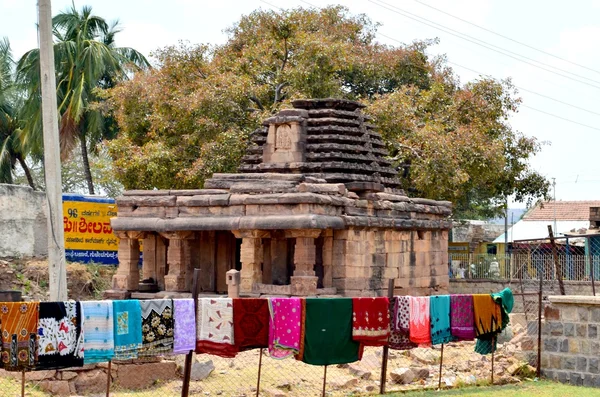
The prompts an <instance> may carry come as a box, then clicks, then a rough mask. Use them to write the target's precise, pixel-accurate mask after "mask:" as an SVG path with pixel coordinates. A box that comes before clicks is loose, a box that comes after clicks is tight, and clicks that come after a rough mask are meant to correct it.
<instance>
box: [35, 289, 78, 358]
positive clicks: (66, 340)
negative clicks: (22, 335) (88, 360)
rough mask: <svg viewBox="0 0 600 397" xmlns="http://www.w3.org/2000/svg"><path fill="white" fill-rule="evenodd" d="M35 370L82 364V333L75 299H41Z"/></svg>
mask: <svg viewBox="0 0 600 397" xmlns="http://www.w3.org/2000/svg"><path fill="white" fill-rule="evenodd" d="M39 317H40V319H39V323H38V332H37V333H38V362H37V364H36V369H58V368H67V367H80V366H82V365H83V334H82V332H81V305H80V304H79V302H73V301H71V302H41V303H40V314H39Z"/></svg>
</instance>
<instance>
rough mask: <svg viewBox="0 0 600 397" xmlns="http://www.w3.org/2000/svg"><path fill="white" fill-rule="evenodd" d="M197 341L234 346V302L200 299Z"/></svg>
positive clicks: (219, 299) (223, 299)
mask: <svg viewBox="0 0 600 397" xmlns="http://www.w3.org/2000/svg"><path fill="white" fill-rule="evenodd" d="M196 323H197V327H196V339H197V340H198V341H208V342H213V343H226V344H230V345H233V344H234V340H233V300H232V299H231V298H200V299H198V312H197V314H196Z"/></svg>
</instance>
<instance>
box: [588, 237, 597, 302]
mask: <svg viewBox="0 0 600 397" xmlns="http://www.w3.org/2000/svg"><path fill="white" fill-rule="evenodd" d="M586 242H587V245H588V251H589V253H590V254H589V256H590V259H589V261H590V279H591V280H592V295H593V296H596V282H595V278H596V275H595V274H594V273H595V272H594V256H593V255H592V253H593V252H594V251H593V250H592V239H591V237H587V238H586Z"/></svg>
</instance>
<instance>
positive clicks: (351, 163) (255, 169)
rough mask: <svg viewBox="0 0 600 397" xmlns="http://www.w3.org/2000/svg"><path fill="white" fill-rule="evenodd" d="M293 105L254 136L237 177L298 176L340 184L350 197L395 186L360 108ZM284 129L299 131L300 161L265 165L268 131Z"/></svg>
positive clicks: (340, 103)
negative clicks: (293, 127) (289, 125)
mask: <svg viewBox="0 0 600 397" xmlns="http://www.w3.org/2000/svg"><path fill="white" fill-rule="evenodd" d="M292 105H293V107H294V109H288V110H282V111H280V112H279V113H278V114H277V115H275V116H273V117H271V118H269V119H267V120H265V121H264V123H263V126H262V128H259V129H258V130H256V131H255V133H254V134H253V136H252V145H251V146H250V147H249V148H248V151H247V155H246V156H245V157H244V158H243V161H242V165H241V167H240V169H239V170H240V172H243V173H261V172H278V173H302V174H304V175H306V176H308V177H315V178H320V179H324V180H325V181H327V182H328V183H344V184H346V187H347V188H348V189H349V190H353V191H361V190H369V191H383V190H384V188H385V187H388V188H394V189H395V188H397V187H398V186H399V185H400V183H399V180H398V178H397V177H396V175H397V171H396V170H394V168H393V167H392V166H391V162H390V160H388V159H387V158H386V156H388V152H387V149H386V148H385V145H384V143H383V141H382V139H381V136H380V135H379V133H378V132H377V131H376V130H375V126H374V125H373V124H371V123H370V120H371V118H370V117H369V116H367V115H365V114H363V113H362V111H361V109H362V108H364V107H365V106H364V105H363V104H361V103H359V102H355V101H349V100H343V99H329V98H328V99H308V100H296V101H293V102H292ZM287 123H298V124H300V125H302V127H303V130H304V133H305V136H304V137H302V138H303V140H304V142H303V143H304V145H302V146H300V147H298V150H299V151H302V152H303V156H302V158H299V159H298V158H297V159H298V160H300V161H293V162H269V161H265V160H268V158H267V159H265V156H264V154H265V152H266V151H268V146H269V145H268V135H269V130H270V128H272V126H273V125H277V126H281V125H285V124H287Z"/></svg>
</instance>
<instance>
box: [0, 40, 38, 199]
mask: <svg viewBox="0 0 600 397" xmlns="http://www.w3.org/2000/svg"><path fill="white" fill-rule="evenodd" d="M20 103H21V98H20V97H19V95H18V92H17V85H16V84H15V75H14V61H13V59H12V53H11V50H10V43H9V42H8V39H6V38H3V39H2V40H0V183H13V171H14V170H15V165H16V163H17V162H18V163H19V164H20V165H21V168H23V171H24V172H25V175H26V177H27V181H28V182H29V185H30V186H31V187H32V188H33V189H35V185H34V183H33V178H32V177H31V172H30V170H29V167H28V166H27V164H26V163H25V157H27V156H26V153H27V151H26V150H25V148H24V146H23V142H22V140H21V133H22V130H21V123H20V121H19V119H18V112H17V110H18V108H19V105H20Z"/></svg>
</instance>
